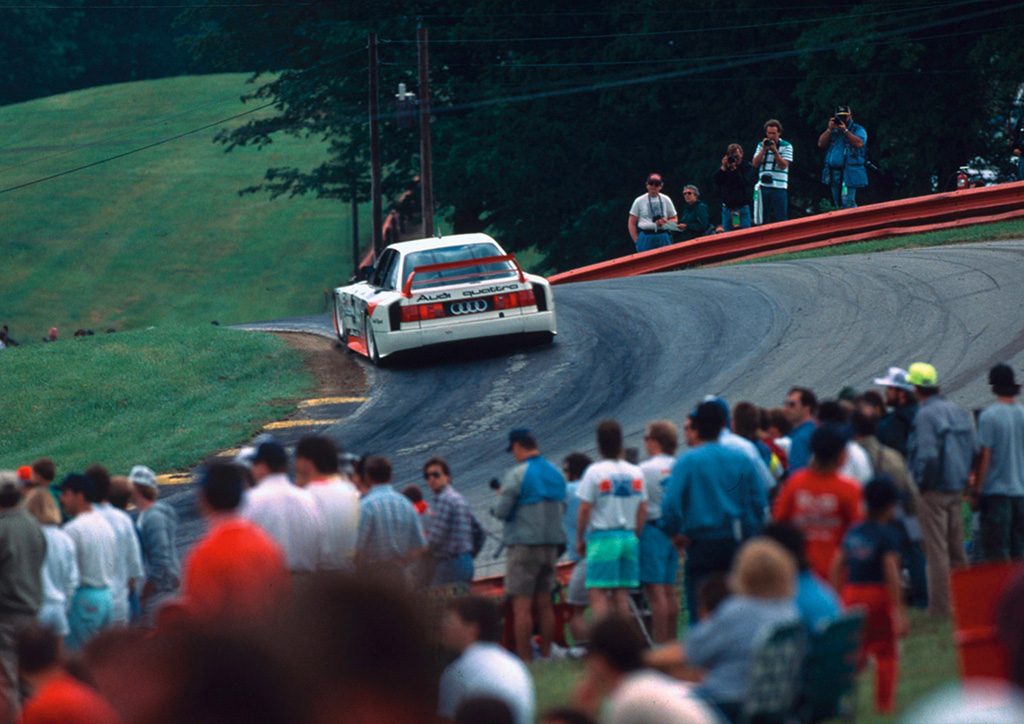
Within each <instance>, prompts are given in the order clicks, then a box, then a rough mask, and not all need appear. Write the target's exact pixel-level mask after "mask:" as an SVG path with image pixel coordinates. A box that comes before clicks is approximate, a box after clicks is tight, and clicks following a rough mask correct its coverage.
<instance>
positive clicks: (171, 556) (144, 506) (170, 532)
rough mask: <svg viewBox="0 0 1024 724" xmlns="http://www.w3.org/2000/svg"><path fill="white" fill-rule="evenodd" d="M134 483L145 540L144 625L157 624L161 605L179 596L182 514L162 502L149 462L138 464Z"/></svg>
mask: <svg viewBox="0 0 1024 724" xmlns="http://www.w3.org/2000/svg"><path fill="white" fill-rule="evenodd" d="M128 480H129V481H131V483H132V503H133V504H134V505H135V507H136V508H137V509H138V510H139V516H138V518H136V520H135V527H136V528H137V529H138V531H139V540H140V541H141V542H142V560H143V564H144V565H145V568H146V582H145V584H143V586H142V590H141V591H140V592H139V603H140V605H141V607H142V624H143V625H146V626H150V625H152V624H153V621H154V616H155V615H156V612H157V610H158V609H159V608H160V606H161V605H162V604H163V603H164V602H166V601H168V600H171V599H173V598H175V597H176V595H177V591H178V585H179V584H180V583H181V560H180V559H179V558H178V546H177V534H178V514H177V513H176V512H175V511H174V508H172V507H171V506H169V505H168V504H167V503H165V502H163V501H158V500H157V497H158V496H159V495H160V489H159V488H158V487H157V483H156V474H154V473H153V471H152V470H150V469H149V468H148V467H146V466H145V465H136V466H135V467H133V468H132V471H131V472H130V473H129V474H128Z"/></svg>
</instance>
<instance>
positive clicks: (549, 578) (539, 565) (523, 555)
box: [505, 545, 559, 596]
mask: <svg viewBox="0 0 1024 724" xmlns="http://www.w3.org/2000/svg"><path fill="white" fill-rule="evenodd" d="M558 548H559V546H557V545H542V546H522V545H520V546H509V547H508V556H507V557H506V558H505V593H506V594H508V595H509V596H532V595H534V594H535V593H551V592H553V591H554V590H555V587H556V586H557V585H558V581H556V580H555V563H556V562H557V561H558Z"/></svg>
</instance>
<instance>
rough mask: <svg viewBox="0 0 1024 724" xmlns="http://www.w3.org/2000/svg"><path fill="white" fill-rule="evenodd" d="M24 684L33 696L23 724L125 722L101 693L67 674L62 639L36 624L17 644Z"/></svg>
mask: <svg viewBox="0 0 1024 724" xmlns="http://www.w3.org/2000/svg"><path fill="white" fill-rule="evenodd" d="M17 647H18V660H19V666H20V673H21V680H22V681H23V682H24V683H25V685H26V686H27V687H28V689H29V690H30V692H31V698H30V699H29V700H28V702H26V704H25V707H24V710H23V711H22V715H21V719H20V720H19V721H20V722H21V723H22V724H53V723H55V722H60V723H61V724H120V722H121V718H120V717H119V716H118V715H117V713H116V712H115V711H114V708H113V707H112V706H111V705H110V703H109V702H108V701H107V700H106V699H104V698H103V697H102V696H101V695H100V693H99V692H98V691H96V690H95V689H93V688H92V687H90V686H86V685H85V684H83V683H82V682H81V681H79V680H78V679H75V678H73V677H72V676H71V675H69V674H68V673H67V671H65V670H64V666H63V665H62V663H61V656H60V639H59V638H57V635H56V634H55V633H53V632H52V631H51V630H50V629H48V628H46V627H44V626H40V625H36V624H33V625H31V626H29V627H28V628H25V629H22V631H21V632H20V633H19V634H18V640H17Z"/></svg>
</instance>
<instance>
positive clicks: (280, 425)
mask: <svg viewBox="0 0 1024 724" xmlns="http://www.w3.org/2000/svg"><path fill="white" fill-rule="evenodd" d="M339 422H341V420H282V421H281V422H270V423H267V424H266V425H264V426H263V429H264V430H285V429H287V428H290V427H315V426H316V425H337V424H338V423H339Z"/></svg>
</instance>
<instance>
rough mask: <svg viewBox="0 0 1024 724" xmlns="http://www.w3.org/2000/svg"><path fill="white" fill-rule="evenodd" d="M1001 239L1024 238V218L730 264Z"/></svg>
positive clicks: (852, 243) (738, 262)
mask: <svg viewBox="0 0 1024 724" xmlns="http://www.w3.org/2000/svg"><path fill="white" fill-rule="evenodd" d="M1001 239H1024V219H1014V220H1011V221H997V222H993V223H991V224H975V225H973V226H961V227H958V228H955V229H943V230H942V231H929V232H927V233H923V234H907V235H905V236H890V237H887V238H885V239H871V240H870V241H853V242H850V243H849V244H840V245H839V246H826V247H824V248H821V249H808V250H807V251H794V252H790V253H786V254H776V255H774V256H765V257H760V258H758V259H746V260H743V261H736V262H728V263H730V264H758V263H763V262H768V261H793V260H795V259H817V258H820V257H824V256H844V255H846V254H870V253H872V252H877V251H891V250H893V249H910V248H914V247H922V246H944V245H946V244H971V243H975V242H981V241H999V240H1001Z"/></svg>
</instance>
